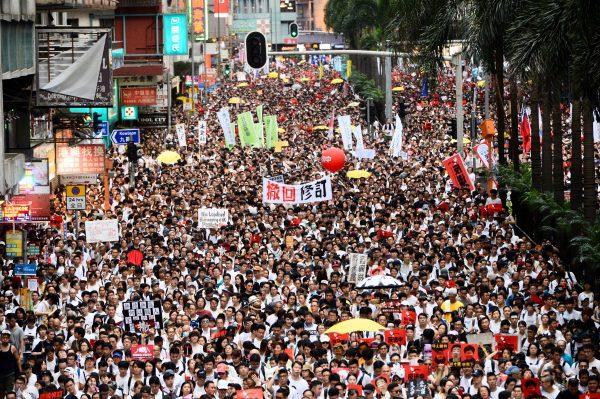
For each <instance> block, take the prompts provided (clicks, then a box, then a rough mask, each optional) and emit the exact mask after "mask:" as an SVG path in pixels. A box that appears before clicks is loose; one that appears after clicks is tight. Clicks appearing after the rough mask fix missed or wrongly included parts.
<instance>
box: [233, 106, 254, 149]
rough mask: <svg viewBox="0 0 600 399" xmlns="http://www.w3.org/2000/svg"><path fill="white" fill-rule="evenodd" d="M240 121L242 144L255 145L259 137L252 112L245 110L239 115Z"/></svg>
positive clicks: (238, 119) (243, 145)
mask: <svg viewBox="0 0 600 399" xmlns="http://www.w3.org/2000/svg"><path fill="white" fill-rule="evenodd" d="M237 121H238V130H239V134H240V144H241V145H242V147H245V146H247V145H248V146H250V145H251V146H254V145H255V143H256V141H257V137H256V131H255V129H254V118H253V117H252V113H250V112H244V113H241V114H239V115H238V116H237Z"/></svg>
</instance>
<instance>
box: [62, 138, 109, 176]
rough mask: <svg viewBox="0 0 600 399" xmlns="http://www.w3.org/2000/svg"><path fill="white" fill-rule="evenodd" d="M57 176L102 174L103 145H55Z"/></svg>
mask: <svg viewBox="0 0 600 399" xmlns="http://www.w3.org/2000/svg"><path fill="white" fill-rule="evenodd" d="M56 165H57V173H58V174H59V175H77V174H86V173H104V144H81V145H74V146H68V145H66V144H64V145H60V146H58V145H57V148H56Z"/></svg>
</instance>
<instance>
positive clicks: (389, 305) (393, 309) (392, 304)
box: [381, 300, 402, 314]
mask: <svg viewBox="0 0 600 399" xmlns="http://www.w3.org/2000/svg"><path fill="white" fill-rule="evenodd" d="M400 312H402V304H401V301H399V300H390V301H383V302H381V313H384V314H390V313H400Z"/></svg>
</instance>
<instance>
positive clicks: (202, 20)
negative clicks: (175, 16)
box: [189, 0, 208, 40]
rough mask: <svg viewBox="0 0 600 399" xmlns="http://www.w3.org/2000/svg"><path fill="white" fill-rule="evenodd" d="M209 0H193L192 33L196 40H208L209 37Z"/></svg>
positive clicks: (191, 9) (191, 8)
mask: <svg viewBox="0 0 600 399" xmlns="http://www.w3.org/2000/svg"><path fill="white" fill-rule="evenodd" d="M207 6H208V1H207V0H191V7H190V13H191V15H190V18H189V19H190V21H191V24H192V33H193V35H194V36H193V37H194V39H195V40H206V39H207V38H208V11H207Z"/></svg>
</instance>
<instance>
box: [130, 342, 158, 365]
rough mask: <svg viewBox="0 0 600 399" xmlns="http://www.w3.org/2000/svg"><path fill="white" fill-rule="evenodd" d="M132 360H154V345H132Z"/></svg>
mask: <svg viewBox="0 0 600 399" xmlns="http://www.w3.org/2000/svg"><path fill="white" fill-rule="evenodd" d="M131 358H132V359H133V360H144V361H145V360H152V359H153V358H154V345H131Z"/></svg>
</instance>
